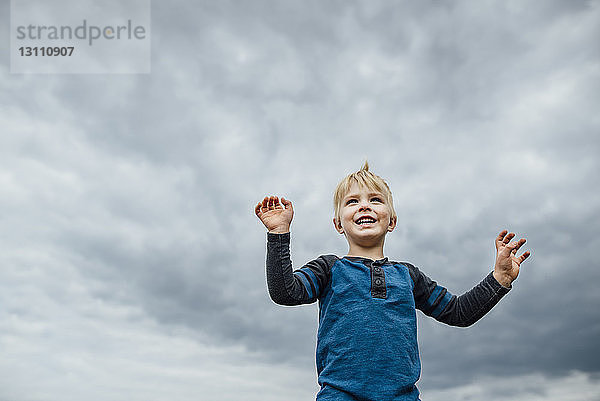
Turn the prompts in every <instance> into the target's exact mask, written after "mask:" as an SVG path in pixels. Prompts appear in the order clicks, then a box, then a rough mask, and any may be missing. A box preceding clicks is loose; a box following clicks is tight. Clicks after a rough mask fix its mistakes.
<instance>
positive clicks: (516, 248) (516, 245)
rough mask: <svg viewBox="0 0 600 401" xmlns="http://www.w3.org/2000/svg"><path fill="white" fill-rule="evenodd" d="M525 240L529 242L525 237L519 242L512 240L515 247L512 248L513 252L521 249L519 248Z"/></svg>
mask: <svg viewBox="0 0 600 401" xmlns="http://www.w3.org/2000/svg"><path fill="white" fill-rule="evenodd" d="M525 242H527V240H526V239H525V238H521V239H520V240H518V241H517V242H511V246H512V247H513V249H512V250H511V252H512V253H517V251H518V250H519V248H520V247H522V246H523V244H524V243H525Z"/></svg>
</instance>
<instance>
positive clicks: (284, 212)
mask: <svg viewBox="0 0 600 401" xmlns="http://www.w3.org/2000/svg"><path fill="white" fill-rule="evenodd" d="M282 204H283V205H282ZM254 213H256V215H257V216H258V218H259V219H260V221H262V222H263V224H264V225H265V227H267V230H269V232H270V233H273V234H285V233H288V232H290V224H291V223H292V217H294V209H293V208H292V202H290V201H289V200H287V199H285V198H281V203H279V198H278V197H277V196H265V199H263V200H262V202H258V204H257V205H256V207H255V208H254Z"/></svg>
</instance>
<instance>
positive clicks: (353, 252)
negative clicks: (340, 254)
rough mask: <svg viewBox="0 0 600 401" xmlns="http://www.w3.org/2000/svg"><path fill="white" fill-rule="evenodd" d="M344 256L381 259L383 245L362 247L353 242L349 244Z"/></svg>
mask: <svg viewBox="0 0 600 401" xmlns="http://www.w3.org/2000/svg"><path fill="white" fill-rule="evenodd" d="M346 256H357V257H360V258H367V259H371V260H379V259H383V258H384V256H383V246H377V247H362V246H360V245H356V244H354V245H353V246H350V249H349V250H348V254H347V255H346Z"/></svg>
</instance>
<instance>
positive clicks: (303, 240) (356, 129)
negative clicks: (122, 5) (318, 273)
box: [0, 0, 600, 401]
mask: <svg viewBox="0 0 600 401" xmlns="http://www.w3.org/2000/svg"><path fill="white" fill-rule="evenodd" d="M0 4H1V5H0V15H1V16H2V19H3V20H4V22H5V23H4V24H3V28H2V29H1V30H0V38H1V42H2V44H3V46H2V47H3V49H7V47H8V46H9V42H10V40H9V39H10V32H9V25H8V24H7V22H8V18H9V17H8V16H9V10H10V3H9V1H7V0H3V1H2V2H1V3H0ZM598 38H600V2H599V1H579V0H570V1H558V0H556V1H551V0H548V1H533V0H531V1H517V0H515V1H491V0H490V1H452V2H450V1H447V2H439V1H417V0H412V1H373V0H369V1H366V0H365V1H341V0H340V1H317V0H314V1H313V0H309V1H292V0H288V1H260V0H257V1H241V0H240V1H208V0H207V1H191V0H182V1H169V2H160V1H158V0H155V1H154V2H153V4H152V28H151V40H152V43H151V46H152V59H151V73H150V74H121V75H118V74H113V75H110V74H94V75H91V74H49V75H48V74H11V73H10V58H9V55H8V53H7V52H3V53H2V56H1V57H2V58H1V60H0V124H1V125H0V127H1V128H0V266H1V268H0V283H1V285H2V290H1V291H0V400H2V401H42V400H44V401H45V400H48V401H75V400H77V401H80V400H89V401H114V400H115V401H116V400H132V401H149V400H151V401H154V400H157V401H158V400H161V401H162V400H176V401H186V400H219V401H221V400H223V401H226V400H227V401H229V400H249V401H254V400H263V401H264V400H267V401H268V400H290V401H304V400H310V399H314V394H315V393H316V391H317V389H318V388H317V383H316V369H315V364H314V363H315V362H314V350H315V338H316V328H317V307H316V305H309V306H303V307H295V308H286V307H280V306H277V305H275V304H273V303H272V302H271V301H270V299H269V297H268V294H267V291H266V284H265V273H264V263H265V244H266V234H265V229H264V227H263V226H262V225H261V223H260V222H259V221H258V219H257V218H256V217H255V216H254V214H253V205H255V204H256V202H257V201H258V200H260V199H261V198H262V197H263V196H265V195H266V194H277V195H283V196H285V197H289V199H291V200H292V201H293V202H294V205H295V216H294V221H293V224H292V259H293V262H294V264H295V265H296V266H297V267H299V266H301V265H302V264H303V263H304V262H306V261H308V260H311V259H313V258H315V257H316V256H318V255H320V254H326V253H335V254H338V255H344V254H345V252H346V251H347V248H346V243H345V241H344V239H343V237H341V236H339V234H337V233H336V232H335V231H334V229H333V226H332V224H331V217H332V192H333V189H334V187H335V185H336V184H337V182H338V181H339V180H340V179H341V178H342V177H343V176H344V175H346V174H348V173H350V172H352V171H356V170H358V169H359V168H360V166H361V164H362V163H363V162H364V160H365V159H368V160H369V163H370V165H371V169H372V171H374V172H375V173H377V174H379V175H381V176H383V177H384V178H386V180H387V181H388V183H389V184H390V186H391V188H392V191H393V194H394V201H395V206H396V210H397V211H398V217H399V224H398V227H397V229H396V230H395V231H394V232H393V233H392V234H390V235H389V236H388V239H387V242H386V249H385V253H386V255H387V256H388V257H390V258H391V259H393V260H400V261H402V260H405V261H409V262H411V263H413V264H415V265H416V266H418V267H419V268H420V269H421V270H423V271H424V272H425V273H426V274H427V275H429V276H430V277H431V278H433V279H434V280H436V281H438V282H439V283H440V284H442V285H444V286H446V287H448V288H449V290H450V291H452V292H453V293H455V294H460V293H462V292H464V291H466V290H468V289H470V288H471V287H472V286H473V285H475V284H476V283H478V282H479V281H480V280H481V279H482V278H483V277H484V276H485V275H486V274H488V273H489V272H490V271H491V270H492V268H493V263H494V256H495V248H494V238H495V236H496V235H497V234H498V232H499V231H501V230H502V229H504V228H507V229H509V230H511V231H514V232H515V233H517V235H518V236H520V237H525V238H527V244H526V245H525V246H524V247H523V248H522V249H523V250H530V251H531V252H532V256H531V257H530V258H529V259H528V260H527V261H526V262H525V263H524V264H523V267H522V271H521V275H520V276H519V278H518V280H517V281H516V282H515V283H514V288H513V290H512V291H511V292H510V293H509V294H508V295H507V296H506V297H505V298H504V299H503V300H502V301H501V302H500V303H499V304H498V305H497V307H496V308H495V309H493V310H492V311H491V312H490V314H489V315H487V316H486V317H485V318H484V319H483V320H481V321H480V322H478V323H477V324H475V325H474V326H472V327H469V328H466V329H460V328H453V327H448V326H445V325H443V324H441V323H438V322H436V321H434V320H431V319H430V318H427V317H425V316H424V315H423V314H421V313H420V312H419V314H418V315H419V345H420V350H421V358H422V365H423V368H422V378H421V380H420V381H419V383H418V386H419V389H420V391H421V393H422V399H423V400H424V401H445V400H491V401H500V400H526V401H538V400H556V401H558V400H561V401H562V400H566V399H568V400H585V401H588V400H600V362H599V361H600V346H599V344H600V342H599V341H598V338H600V313H599V308H600V291H598V289H597V287H598V282H600V264H599V262H598V257H597V255H598V249H600V240H599V236H598V232H599V231H600V213H599V212H600V192H599V190H598V181H597V178H596V179H594V178H593V177H594V176H596V177H597V176H598V171H599V168H600V163H599V160H598V154H600V137H599V135H600V117H599V116H600V113H598V109H599V106H600V45H599V39H598ZM594 182H596V184H594Z"/></svg>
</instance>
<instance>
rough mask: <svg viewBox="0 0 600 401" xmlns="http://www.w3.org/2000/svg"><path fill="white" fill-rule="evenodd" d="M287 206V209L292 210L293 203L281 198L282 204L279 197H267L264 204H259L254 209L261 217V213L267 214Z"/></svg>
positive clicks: (263, 201)
mask: <svg viewBox="0 0 600 401" xmlns="http://www.w3.org/2000/svg"><path fill="white" fill-rule="evenodd" d="M282 203H283V206H282ZM284 206H285V208H286V209H288V208H290V209H291V208H292V202H290V201H289V200H287V199H284V198H281V203H280V202H279V197H277V196H265V198H264V199H263V200H262V202H258V204H257V205H256V206H255V207H254V213H256V215H257V216H259V215H260V214H261V213H265V212H267V211H269V210H275V209H283V208H284Z"/></svg>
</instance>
